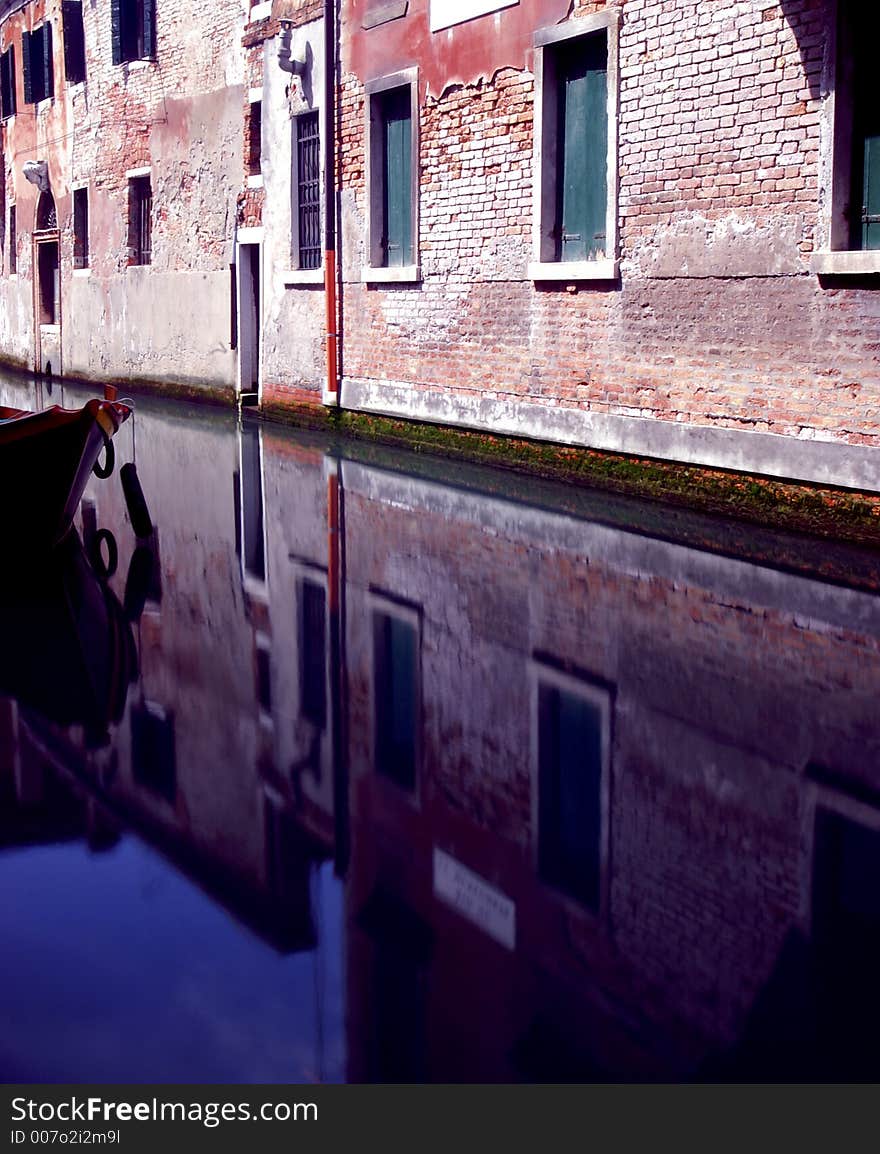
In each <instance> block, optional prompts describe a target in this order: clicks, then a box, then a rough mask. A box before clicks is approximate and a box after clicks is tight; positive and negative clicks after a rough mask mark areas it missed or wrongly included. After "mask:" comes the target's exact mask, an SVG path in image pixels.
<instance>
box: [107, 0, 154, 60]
mask: <svg viewBox="0 0 880 1154" xmlns="http://www.w3.org/2000/svg"><path fill="white" fill-rule="evenodd" d="M110 32H111V43H112V49H113V63H114V64H123V63H124V62H126V61H129V60H144V59H147V58H150V57H153V56H155V54H156V0H110Z"/></svg>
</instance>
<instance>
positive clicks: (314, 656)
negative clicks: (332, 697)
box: [299, 579, 327, 729]
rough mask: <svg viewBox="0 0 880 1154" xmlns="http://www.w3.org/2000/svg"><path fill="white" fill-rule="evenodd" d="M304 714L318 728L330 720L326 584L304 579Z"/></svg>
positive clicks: (301, 637)
mask: <svg viewBox="0 0 880 1154" xmlns="http://www.w3.org/2000/svg"><path fill="white" fill-rule="evenodd" d="M299 602H300V608H299V614H300V630H299V702H300V713H301V714H302V716H303V717H305V718H306V719H307V720H309V721H311V722H312V723H313V724H314V725H316V726H317V727H318V729H323V728H324V726H325V724H326V721H327V692H326V678H327V646H326V619H327V612H326V602H327V596H326V594H325V592H324V587H323V586H322V585H318V584H317V583H316V582H314V581H309V580H308V579H304V580H303V581H301V582H300V586H299Z"/></svg>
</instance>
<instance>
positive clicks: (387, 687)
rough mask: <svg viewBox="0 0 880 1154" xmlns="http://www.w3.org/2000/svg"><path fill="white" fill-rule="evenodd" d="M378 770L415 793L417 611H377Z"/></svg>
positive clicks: (401, 609)
mask: <svg viewBox="0 0 880 1154" xmlns="http://www.w3.org/2000/svg"><path fill="white" fill-rule="evenodd" d="M373 694H374V699H373V705H374V708H373V722H374V733H375V745H374V750H375V765H376V770H377V771H378V772H379V773H381V774H383V775H384V776H385V777H388V778H390V779H391V780H392V781H394V782H396V783H397V784H398V785H400V786H402V787H403V788H404V789H415V785H416V761H417V756H416V755H417V749H418V740H419V735H418V726H419V698H420V688H419V629H418V616H417V614H416V613H415V612H414V611H413V610H407V609H403V608H402V607H400V608H399V607H397V606H394V607H391V606H390V605H389V607H388V609H387V610H384V609H382V610H380V609H375V610H374V611H373Z"/></svg>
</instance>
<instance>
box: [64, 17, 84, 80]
mask: <svg viewBox="0 0 880 1154" xmlns="http://www.w3.org/2000/svg"><path fill="white" fill-rule="evenodd" d="M61 22H62V25H63V28H64V74H65V76H66V77H67V83H68V84H80V83H82V81H83V80H85V78H86V41H85V33H84V31H83V12H82V0H62V3H61Z"/></svg>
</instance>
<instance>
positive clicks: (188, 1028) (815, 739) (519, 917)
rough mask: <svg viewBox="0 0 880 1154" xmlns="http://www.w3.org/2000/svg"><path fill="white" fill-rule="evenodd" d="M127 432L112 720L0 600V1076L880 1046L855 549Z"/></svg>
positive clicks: (827, 1052) (876, 783) (246, 430)
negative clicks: (130, 508)
mask: <svg viewBox="0 0 880 1154" xmlns="http://www.w3.org/2000/svg"><path fill="white" fill-rule="evenodd" d="M4 387H5V388H6V390H7V391H13V392H14V391H15V389H14V386H11V385H8V386H4ZM7 403H12V402H7ZM15 403H19V404H21V403H22V398H21V396H20V395H18V396H17V401H16V402H15ZM136 423H137V433H136V438H137V439H136V443H135V441H134V439H132V441H131V444H130V454H129V455H130V456H131V455H133V454H134V453H135V449H136V455H137V465H138V470H139V474H140V477H141V481H142V484H143V488H144V492H145V493H146V495H147V498H148V501H149V504H150V510H151V513H152V516H153V522H154V524H155V526H156V528H155V532H154V535H153V537H152V538H151V540H150V541H149V542H143V541H141V542H139V541H138V540H137V539H136V537H135V535H134V533H133V531H132V528H131V526H130V524H129V523H128V519H127V514H126V511H125V504H124V500H123V495H122V491H121V487H120V486H119V485H118V484H117V483H115V481H110V482H103V483H101V484H95V485H93V486H92V488H91V490H90V492H89V494H88V498H87V502H86V503H85V504H84V508H83V512H82V517H81V529H82V539H83V541H84V542H85V543H86V547H85V549H83V548H82V547H81V546H80V545H79V540H77V543H76V548H75V549H74V550H73V551H74V552H75V553H76V558H77V560H76V566H78V568H77V570H76V571H77V573H78V574H79V578H78V579H79V581H80V584H81V585H82V586H83V587H84V588H86V589H91V590H92V593H93V596H92V600H91V601H89V604H91V603H92V601H93V602H94V603H95V605H99V606H103V607H104V608H103V610H102V612H103V614H104V616H103V617H101V618H100V621H101V626H100V628H101V629H103V630H105V631H106V630H107V629H108V628H109V626H108V625H107V623H106V622H107V620H108V619H109V620H110V621H112V622H113V623H115V624H114V625H113V629H114V630H115V632H112V630H111V632H112V636H113V637H114V638H115V644H116V645H117V646H119V647H120V648H121V651H122V650H124V651H125V653H127V654H128V656H127V657H120V658H119V659H118V660H117V661H116V662H115V664H114V665H113V668H114V670H115V673H116V678H117V682H118V685H117V690H116V692H115V695H113V694H111V695H108V694H106V693H104V694H98V699H99V700H100V701H101V702H104V704H103V709H102V711H101V712H100V713H99V715H97V716H93V717H88V718H87V717H85V716H83V715H82V714H83V708H84V707H83V704H82V701H81V698H82V690H83V687H84V686H85V685H86V684H88V685H90V686H91V685H97V686H99V687H100V686H105V685H106V684H108V675H107V674H105V675H103V679H102V678H101V677H99V678H97V679H95V678H92V679H91V680H89V679H88V678H87V677H85V675H83V674H81V673H80V672H78V670H77V667H76V666H75V665H72V664H70V663H66V662H65V660H62V652H63V650H62V645H61V633H60V630H57V629H56V627H55V625H54V624H53V623H54V621H55V620H56V618H55V617H52V616H46V617H43V619H42V626H43V628H42V634H40V635H39V636H40V638H41V639H40V641H39V642H38V641H37V640H36V636H37V634H33V633H31V632H30V629H29V627H28V626H26V625H25V616H24V615H23V614H17V613H16V612H15V609H16V602H15V600H14V596H13V594H12V593H11V592H9V591H8V590H7V591H4V593H3V603H4V606H5V607H6V608H7V616H8V617H10V619H13V618H18V619H20V620H21V622H22V630H24V631H25V633H26V636H25V633H23V634H22V636H21V637H20V638H19V640H18V642H17V643H16V649H17V650H18V654H19V656H18V657H16V658H15V659H14V660H5V661H4V667H3V672H4V677H3V679H2V692H3V694H4V696H3V698H2V699H0V702H2V704H0V719H2V721H0V726H2V732H0V802H2V805H0V844H2V847H3V853H2V855H0V889H2V892H3V902H2V905H0V909H2V911H3V912H2V914H0V917H2V921H3V934H4V942H5V943H7V945H6V948H5V950H4V956H3V960H2V962H0V967H2V976H3V981H2V983H0V1012H2V1013H3V1015H4V1020H7V1021H8V1022H9V1024H10V1025H9V1028H8V1029H6V1030H5V1032H4V1037H3V1040H2V1043H0V1073H2V1074H3V1075H4V1076H6V1077H7V1078H11V1077H21V1078H22V1080H31V1079H33V1080H39V1079H41V1078H44V1079H47V1080H62V1079H65V1080H89V1079H91V1078H94V1079H96V1080H101V1079H102V1078H108V1077H111V1078H112V1080H117V1081H118V1080H120V1079H121V1080H123V1081H125V1080H135V1081H136V1080H141V1079H142V1080H161V1081H175V1080H180V1081H187V1080H189V1081H210V1080H218V1081H219V1080H229V1081H249V1080H266V1081H272V1080H278V1081H298V1080H304V1079H311V1078H319V1079H329V1080H336V1079H343V1078H348V1079H350V1080H357V1081H373V1080H426V1079H427V1080H453V1081H483V1080H489V1081H495V1080H536V1079H553V1080H558V1079H563V1080H567V1079H573V1080H596V1079H607V1078H614V1079H625V1080H631V1079H644V1078H648V1079H651V1078H671V1079H691V1078H731V1077H733V1078H739V1077H743V1078H796V1079H802V1078H812V1077H823V1078H827V1077H831V1078H836V1077H845V1078H855V1077H871V1078H874V1077H876V1076H877V1074H878V1073H880V1070H878V1066H880V1059H878V1058H877V1057H876V1055H875V1052H874V1051H875V1049H876V1048H875V1047H874V1045H873V1039H874V1036H875V1029H874V1026H875V1019H877V1017H878V1016H880V997H878V994H877V992H876V983H875V981H874V975H875V974H876V972H877V963H878V962H880V898H878V896H877V895H878V894H880V887H878V884H877V882H878V877H880V809H878V796H880V793H878V791H880V759H878V753H880V721H878V719H877V716H876V699H877V693H878V688H880V653H878V649H880V601H878V597H877V595H876V594H875V592H874V590H875V589H877V588H878V587H880V564H878V559H877V557H876V556H875V555H873V554H870V553H868V552H865V551H856V550H845V549H841V548H839V547H838V548H830V547H824V546H823V547H822V548H821V549H816V548H814V547H813V546H811V545H809V544H808V543H804V542H798V541H796V540H794V539H787V540H786V539H782V538H771V537H770V536H769V535H766V534H760V533H753V534H751V535H746V537H743V536H742V535H738V531H735V530H734V529H733V528H732V527H728V526H725V525H722V524H717V523H716V524H713V523H711V522H707V521H700V520H698V519H693V518H691V519H688V518H686V517H684V516H683V515H682V514H674V513H669V514H664V512H663V511H662V510H659V509H656V508H655V509H645V508H644V507H636V506H629V505H627V504H626V503H623V502H615V501H612V500H610V499H599V498H595V499H594V498H584V501H586V502H587V504H588V505H589V501H590V500H592V501H594V505H593V506H592V507H589V508H585V509H576V508H573V506H572V501H574V500H575V498H574V497H573V496H572V494H571V493H570V492H566V491H563V490H558V489H556V488H554V487H552V486H539V485H534V486H532V487H531V492H530V494H526V493H524V492H523V488H522V483H521V482H516V481H512V480H511V481H507V480H505V479H504V478H500V477H499V476H498V475H496V474H491V473H487V472H483V471H476V470H474V471H468V470H463V469H458V470H456V472H455V476H454V477H452V478H450V477H449V476H444V475H443V470H442V469H441V468H440V467H439V466H437V465H432V464H431V463H429V462H420V461H418V460H415V461H413V460H412V459H408V458H406V457H404V456H402V455H395V454H390V453H387V454H386V453H380V452H377V451H376V450H374V449H371V448H367V447H364V446H360V447H359V446H353V445H346V444H340V443H331V442H330V441H329V440H326V439H320V438H315V437H306V436H293V435H292V434H288V433H285V432H283V431H279V430H275V429H271V428H270V427H268V426H260V425H258V424H256V423H252V422H251V421H248V420H245V422H244V424H243V425H240V424H238V423H236V421H235V420H234V419H232V418H231V417H229V416H227V415H226V414H219V415H213V416H211V415H207V414H206V412H205V411H204V410H192V409H188V408H182V407H173V406H161V405H158V404H154V403H153V404H146V403H144V404H142V405H139V407H138V413H137V417H136ZM133 436H134V435H133ZM118 439H119V440H120V442H121V443H120V445H119V446H118V447H117V451H118V452H119V453H120V458H121V459H122V460H124V459H125V451H126V442H125V439H124V435H123V434H121V435H120V438H118ZM527 495H528V496H530V498H531V499H530V500H524V499H523V498H524V497H525V496H527ZM101 527H103V528H105V529H106V530H108V531H109V532H110V533H112V535H113V539H114V541H115V544H116V548H117V554H118V555H117V558H116V562H117V563H116V566H115V571H113V572H107V570H112V569H113V566H111V565H109V564H108V560H107V549H106V540H105V539H102V538H101V535H100V534H101ZM160 538H161V552H160V549H159V539H160ZM734 538H735V539H734ZM697 541H699V543H700V547H699V548H698V547H696V542H697ZM102 542H103V543H102ZM829 577H832V578H833V581H829V580H828V579H827V578H829ZM820 578H821V579H820ZM86 600H87V599H86V598H84V601H83V603H84V604H85V601H86ZM33 601H35V602H36V603H37V604H44V605H46V606H47V607H49V606H50V598H49V595H48V592H46V591H45V590H43V589H42V588H41V590H39V591H38V593H37V594H35V596H34V598H33ZM85 616H86V617H87V616H88V615H85ZM37 617H38V618H41V617H42V615H41V614H39V613H38V614H37ZM78 621H79V624H80V625H84V624H85V623H86V622H85V621H84V618H83V615H80V618H79V619H78ZM89 628H91V629H92V633H94V626H93V625H92V626H89ZM98 634H99V636H100V629H99V630H98ZM90 636H91V634H90ZM125 638H127V639H128V640H127V641H126V640H124V639H125ZM85 649H86V651H87V653H88V654H90V655H92V656H93V655H94V654H95V653H97V652H99V647H97V646H95V645H92V644H89V645H87V646H85ZM135 653H136V654H137V656H136V657H135ZM135 670H137V671H138V672H137V675H136V676H134V674H135ZM110 680H112V678H110ZM34 686H37V687H40V688H41V689H42V690H44V691H45V692H43V694H42V696H41V695H40V693H39V692H35V691H34ZM105 698H106V702H105ZM111 698H112V703H111ZM59 975H63V977H59ZM50 1009H51V1012H50ZM109 1070H112V1071H113V1074H112V1075H108V1073H107V1072H108V1071H109Z"/></svg>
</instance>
